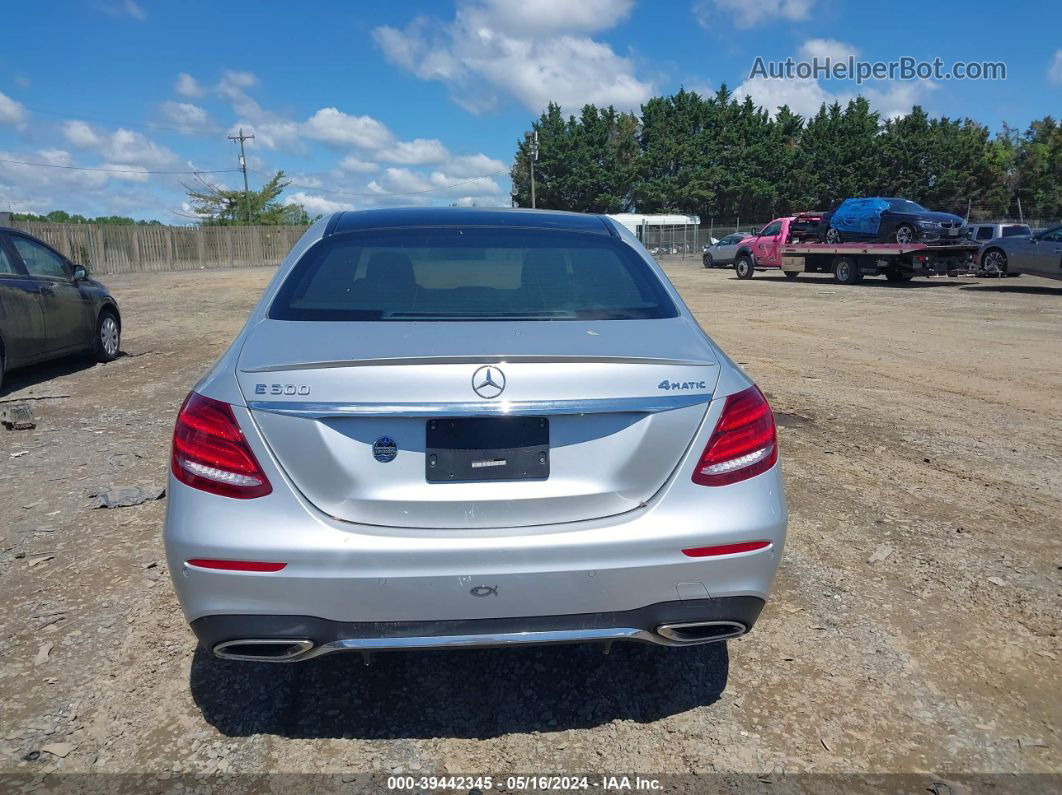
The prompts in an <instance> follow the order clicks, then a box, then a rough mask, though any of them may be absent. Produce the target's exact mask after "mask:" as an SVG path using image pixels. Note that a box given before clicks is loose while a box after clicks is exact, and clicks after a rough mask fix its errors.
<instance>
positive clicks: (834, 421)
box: [0, 258, 1062, 785]
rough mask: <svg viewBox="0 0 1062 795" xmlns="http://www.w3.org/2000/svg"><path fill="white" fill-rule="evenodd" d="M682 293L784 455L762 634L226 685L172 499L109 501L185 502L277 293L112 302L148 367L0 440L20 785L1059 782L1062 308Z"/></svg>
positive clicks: (1010, 299) (102, 370) (246, 668)
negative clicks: (949, 778)
mask: <svg viewBox="0 0 1062 795" xmlns="http://www.w3.org/2000/svg"><path fill="white" fill-rule="evenodd" d="M666 267H667V269H668V271H669V273H670V275H671V277H672V279H673V280H674V282H675V284H676V285H677V286H678V288H679V289H680V290H681V291H682V293H683V295H684V296H685V298H686V300H687V302H688V303H689V304H690V306H691V308H692V309H693V310H694V312H695V313H696V314H697V316H698V317H699V319H700V321H701V323H702V324H703V325H704V327H705V328H706V329H707V330H708V331H709V333H710V334H712V335H713V337H714V338H715V339H716V340H717V341H718V342H719V343H720V344H721V345H722V346H723V347H724V349H725V350H727V351H728V352H729V353H730V354H731V355H732V356H733V357H734V358H735V359H736V360H737V361H739V362H740V363H741V364H742V365H743V366H744V367H745V368H746V370H747V371H748V372H749V373H750V374H751V375H752V376H753V377H754V378H756V379H757V381H758V382H759V383H760V385H761V386H762V388H763V389H764V391H765V392H766V393H767V395H768V397H769V398H770V399H771V402H772V405H773V406H774V408H775V411H776V412H777V414H778V419H779V424H780V426H781V430H780V434H781V443H782V446H783V461H784V468H785V475H786V480H787V489H788V494H789V501H790V507H791V524H790V540H789V543H788V545H787V547H786V554H785V558H784V561H783V563H782V567H781V570H780V573H779V578H778V581H777V585H776V590H775V594H774V598H773V599H772V600H771V601H770V602H769V603H768V605H767V607H766V609H765V611H764V613H763V616H762V618H761V619H760V622H759V624H758V625H757V627H756V629H755V631H754V632H753V633H752V634H750V635H749V636H747V637H745V638H742V639H740V640H737V641H732V642H730V643H729V644H725V645H724V644H716V645H710V646H703V647H697V648H687V649H675V650H669V649H659V648H654V647H642V646H634V645H627V646H623V645H617V646H616V647H615V648H614V649H613V653H612V654H611V655H610V656H604V655H602V654H601V653H600V651H599V650H597V649H595V648H590V647H550V648H543V649H531V650H486V651H462V652H426V653H416V654H389V655H381V656H380V657H379V658H378V660H377V662H376V663H375V664H374V665H372V666H370V667H364V666H363V665H362V663H361V660H360V658H359V657H357V656H337V657H331V658H326V659H321V660H317V661H313V662H310V663H307V664H304V665H297V666H270V665H262V664H247V663H226V662H220V661H217V660H214V659H213V658H211V657H209V656H207V655H206V654H204V653H203V652H202V651H201V650H197V649H196V644H195V639H194V637H193V636H192V634H191V632H190V631H189V630H188V628H187V626H186V624H185V622H184V620H183V617H182V616H181V613H180V611H179V609H178V606H177V603H176V600H175V598H174V594H173V590H172V588H171V586H170V582H169V577H168V572H167V571H166V565H165V560H164V557H163V553H162V544H161V539H160V527H161V523H162V517H163V510H164V500H153V501H148V502H145V503H143V504H140V505H137V506H134V507H126V508H116V509H110V510H104V509H98V508H95V507H94V505H95V504H96V501H95V500H94V499H93V498H92V497H90V495H92V494H94V493H96V492H98V491H100V490H107V489H115V488H127V487H140V488H142V489H144V490H145V491H149V492H150V491H151V490H152V489H157V488H158V487H159V486H162V485H164V483H165V471H166V462H167V451H168V444H169V434H170V431H171V427H172V423H173V418H174V415H175V413H176V410H177V406H178V405H179V403H180V401H181V400H182V399H183V397H184V395H185V394H186V392H187V390H188V389H189V387H190V386H191V384H192V383H194V381H195V380H196V379H197V377H198V376H199V374H200V373H202V372H203V370H204V369H205V368H206V366H207V365H208V364H209V363H210V362H211V361H212V360H213V359H214V358H215V357H216V356H217V355H218V354H219V353H220V352H221V351H222V350H223V349H224V346H225V345H227V344H228V342H229V340H231V338H232V337H233V335H234V334H235V332H236V331H237V329H238V328H239V326H240V324H241V323H242V322H243V319H244V317H245V316H246V313H247V312H248V310H249V309H250V307H251V306H252V304H253V303H254V301H255V300H256V298H257V296H258V294H259V293H260V291H261V288H262V287H263V285H264V284H265V282H266V281H267V279H268V278H269V276H270V273H271V272H270V271H269V270H265V269H262V270H244V271H222V272H195V273H160V274H150V275H137V276H123V277H112V278H110V279H108V280H107V282H108V284H109V286H110V287H111V288H112V290H113V291H114V292H115V294H116V296H117V297H118V299H119V301H120V303H121V305H122V308H123V310H124V321H125V338H124V345H123V347H124V350H125V352H126V355H125V356H123V357H122V358H120V359H119V360H118V361H116V362H114V363H112V364H109V365H104V366H100V365H92V364H91V363H88V362H84V361H79V360H70V361H63V362H60V363H57V364H54V365H51V366H48V367H42V368H36V369H33V370H28V371H22V372H18V373H15V374H13V376H12V379H11V383H10V388H11V394H9V395H8V396H7V398H10V397H34V398H40V399H38V400H33V401H32V407H33V409H34V412H35V414H36V418H37V422H38V425H37V428H36V429H35V430H27V431H6V430H2V429H0V491H2V494H3V500H2V501H0V587H2V593H3V597H4V598H3V599H2V600H0V631H2V633H3V642H4V652H3V655H2V661H0V665H2V667H0V703H2V708H0V772H6V773H19V772H21V773H28V772H31V773H43V772H49V771H61V772H86V771H91V772H148V771H169V772H197V773H210V772H227V771H247V772H262V771H279V772H322V773H337V772H343V773H348V774H349V773H358V772H369V771H374V772H383V773H389V772H392V773H395V772H397V773H410V774H419V773H447V772H449V773H489V772H492V771H493V772H497V771H517V772H543V771H544V772H551V771H552V772H565V771H598V772H635V771H640V772H644V773H688V772H713V771H724V772H751V773H756V774H770V773H772V772H774V773H778V772H779V771H787V772H797V771H800V772H863V773H874V772H908V773H920V774H922V773H933V774H940V775H944V774H947V773H960V772H980V773H1014V772H1034V773H1036V772H1039V773H1046V772H1054V773H1059V772H1062V754H1060V748H1062V736H1060V723H1062V721H1060V716H1062V667H1060V666H1059V662H1058V660H1059V656H1060V655H1062V643H1060V640H1059V629H1060V615H1062V610H1060V598H1059V590H1060V589H1059V585H1060V582H1062V553H1060V549H1062V544H1060V537H1062V534H1060V530H1062V478H1060V477H1059V474H1060V472H1062V465H1060V461H1062V402H1060V400H1059V398H1060V396H1062V344H1060V338H1059V331H1060V328H1062V325H1060V324H1062V285H1060V284H1058V283H1052V282H1048V281H1044V280H1039V279H1035V278H1030V277H1022V278H1020V279H1010V280H1002V281H991V280H984V281H976V280H972V279H932V280H919V281H915V282H911V283H909V284H905V285H899V286H892V285H887V284H886V283H885V282H884V280H876V279H874V280H871V279H868V280H867V281H866V282H864V284H863V285H861V286H858V287H843V286H840V285H837V284H835V283H833V282H832V281H831V280H830V279H829V278H828V277H825V276H806V277H802V278H801V279H799V280H798V281H796V282H792V283H790V282H787V281H786V280H785V279H783V278H781V274H775V275H766V274H758V275H757V276H756V278H755V279H753V280H752V281H749V282H739V281H737V280H736V279H735V278H734V276H733V273H732V272H731V271H723V270H716V271H706V270H703V269H702V268H700V267H699V266H698V265H697V264H696V263H695V262H694V261H693V260H686V261H681V260H678V259H677V258H676V259H675V261H673V262H669V263H666ZM1053 783H1054V784H1056V785H1057V783H1058V779H1053Z"/></svg>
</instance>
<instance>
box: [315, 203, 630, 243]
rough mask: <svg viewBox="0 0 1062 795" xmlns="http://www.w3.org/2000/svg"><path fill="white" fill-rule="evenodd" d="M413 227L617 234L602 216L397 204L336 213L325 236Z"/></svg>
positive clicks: (330, 219) (547, 211)
mask: <svg viewBox="0 0 1062 795" xmlns="http://www.w3.org/2000/svg"><path fill="white" fill-rule="evenodd" d="M414 226H508V227H522V228H525V229H556V230H563V231H568V232H589V233H592V234H599V235H615V234H616V233H615V232H614V231H613V229H612V227H611V226H610V225H609V224H608V223H607V222H606V221H605V219H604V218H603V217H602V216H600V215H586V214H583V213H568V212H560V211H557V210H527V209H523V208H513V209H510V208H506V207H495V208H487V207H396V208H391V209H386V210H359V211H351V212H339V213H336V214H335V215H333V216H332V217H331V218H329V220H328V225H327V227H326V228H325V236H326V237H327V236H328V235H334V234H341V233H343V232H355V231H360V230H365V229H388V228H408V227H414Z"/></svg>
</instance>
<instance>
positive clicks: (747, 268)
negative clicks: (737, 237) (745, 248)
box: [734, 254, 756, 279]
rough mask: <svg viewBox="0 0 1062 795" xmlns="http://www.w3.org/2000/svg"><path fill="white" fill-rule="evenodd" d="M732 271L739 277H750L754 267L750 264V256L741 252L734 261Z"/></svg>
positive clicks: (754, 270)
mask: <svg viewBox="0 0 1062 795" xmlns="http://www.w3.org/2000/svg"><path fill="white" fill-rule="evenodd" d="M734 272H735V273H736V274H737V277H738V278H739V279H751V278H752V274H753V273H755V272H756V269H755V268H754V267H753V266H752V258H751V257H750V256H749V255H748V254H742V255H741V256H740V257H738V259H737V262H735V263H734Z"/></svg>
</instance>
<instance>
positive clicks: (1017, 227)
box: [1003, 224, 1032, 237]
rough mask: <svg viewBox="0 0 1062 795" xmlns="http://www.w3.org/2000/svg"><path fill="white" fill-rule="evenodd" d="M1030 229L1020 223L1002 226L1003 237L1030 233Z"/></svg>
mask: <svg viewBox="0 0 1062 795" xmlns="http://www.w3.org/2000/svg"><path fill="white" fill-rule="evenodd" d="M1031 234H1032V231H1031V230H1030V229H1029V227H1027V226H1024V225H1022V224H1011V225H1010V226H1004V227H1003V237H1020V236H1022V235H1031Z"/></svg>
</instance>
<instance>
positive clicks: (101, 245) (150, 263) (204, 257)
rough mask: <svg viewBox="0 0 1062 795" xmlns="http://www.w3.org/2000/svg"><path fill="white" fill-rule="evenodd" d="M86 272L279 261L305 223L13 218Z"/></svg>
mask: <svg viewBox="0 0 1062 795" xmlns="http://www.w3.org/2000/svg"><path fill="white" fill-rule="evenodd" d="M12 226H14V227H15V228H17V229H21V230H22V231H24V232H28V233H29V234H31V235H33V236H34V237H38V238H40V239H41V240H43V241H45V242H46V243H48V244H49V245H50V246H52V247H53V248H55V249H56V250H57V251H60V252H62V253H63V254H64V255H66V256H67V257H68V258H69V259H70V260H71V261H73V262H76V263H77V264H78V265H84V266H85V267H86V268H87V269H88V270H89V271H90V272H91V273H98V274H106V273H147V272H152V271H184V270H200V269H203V268H253V267H257V266H262V265H278V264H280V261H281V260H282V259H284V257H286V256H287V254H288V252H289V251H290V250H291V248H292V246H294V245H295V243H296V242H297V241H298V239H299V238H300V237H302V233H303V232H305V231H306V229H307V227H305V226H198V227H194V226H157V225H151V226H147V225H137V226H117V225H111V224H49V223H38V222H35V221H15V222H14V223H13V224H12Z"/></svg>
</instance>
